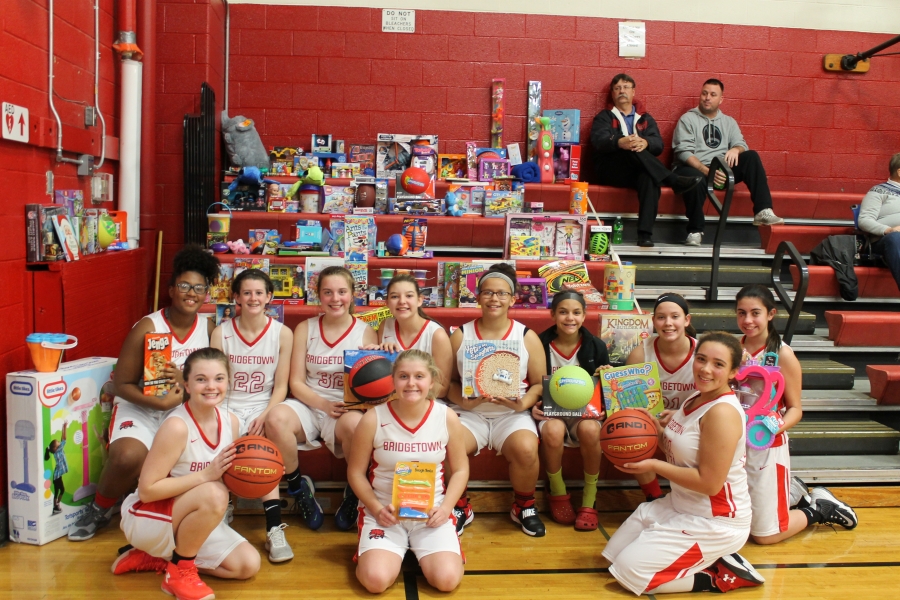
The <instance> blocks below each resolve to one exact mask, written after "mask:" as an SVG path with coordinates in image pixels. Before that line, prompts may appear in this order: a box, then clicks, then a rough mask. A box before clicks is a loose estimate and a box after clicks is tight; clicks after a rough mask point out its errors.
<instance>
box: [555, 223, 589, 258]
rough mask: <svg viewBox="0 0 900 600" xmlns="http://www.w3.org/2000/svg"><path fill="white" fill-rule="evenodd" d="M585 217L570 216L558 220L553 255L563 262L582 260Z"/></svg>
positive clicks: (585, 225)
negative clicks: (563, 260)
mask: <svg viewBox="0 0 900 600" xmlns="http://www.w3.org/2000/svg"><path fill="white" fill-rule="evenodd" d="M586 227H587V215H570V216H567V217H563V218H562V219H560V221H559V223H557V225H556V245H555V247H554V249H553V255H554V256H555V257H557V258H562V259H565V260H581V259H582V258H584V237H585V235H584V231H585V228H586Z"/></svg>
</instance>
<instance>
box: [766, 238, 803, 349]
mask: <svg viewBox="0 0 900 600" xmlns="http://www.w3.org/2000/svg"><path fill="white" fill-rule="evenodd" d="M785 254H787V255H788V256H790V257H791V261H793V263H794V264H795V265H797V270H798V271H800V287H799V288H798V289H797V290H796V293H795V294H794V299H793V300H791V298H790V296H788V293H787V290H786V289H785V287H784V284H783V283H782V281H781V273H782V271H781V265H782V263H783V262H784V255H785ZM791 285H793V280H792V281H791ZM772 287H773V288H775V293H776V294H778V298H779V299H781V303H782V304H784V306H785V308H786V309H787V313H788V323H787V327H785V328H784V333H782V334H781V339H783V340H784V343H785V344H788V345H790V343H791V338H793V337H794V330H795V329H797V322H798V321H799V320H800V311H801V310H803V301H804V300H805V299H806V290H807V288H809V268H808V267H807V266H806V261H805V260H803V257H802V256H800V252H799V251H798V250H797V248H796V247H795V246H794V244H792V243H791V242H788V241H784V242H781V243H780V244H778V248H777V249H776V250H775V260H774V261H772Z"/></svg>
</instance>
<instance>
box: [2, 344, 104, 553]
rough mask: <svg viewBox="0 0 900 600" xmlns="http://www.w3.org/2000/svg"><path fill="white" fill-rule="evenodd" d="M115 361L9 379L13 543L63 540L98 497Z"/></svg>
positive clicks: (89, 360)
mask: <svg viewBox="0 0 900 600" xmlns="http://www.w3.org/2000/svg"><path fill="white" fill-rule="evenodd" d="M115 365H116V360H115V359H114V358H100V357H94V358H83V359H81V360H76V361H72V362H68V363H63V364H62V365H60V367H59V369H58V370H57V371H54V372H52V373H41V372H38V371H19V372H17V373H9V374H7V376H6V438H7V455H8V457H9V463H8V465H7V468H8V477H9V481H7V488H6V489H7V491H8V492H9V539H10V540H12V541H14V542H20V543H23V544H35V545H38V546H40V545H42V544H46V543H47V542H51V541H53V540H55V539H57V538H60V537H62V536H64V535H66V533H67V532H68V530H69V528H70V527H71V526H72V525H73V524H74V523H75V522H76V521H77V520H78V519H79V518H80V517H81V515H82V513H83V512H84V510H85V507H86V506H87V504H88V503H89V502H90V501H91V500H93V499H94V492H95V491H96V488H97V482H98V481H99V480H100V471H102V470H103V463H104V461H105V459H106V451H105V448H106V444H107V443H108V441H109V418H110V415H111V413H112V406H113V399H114V398H115V395H114V393H113V386H112V372H113V369H114V368H115Z"/></svg>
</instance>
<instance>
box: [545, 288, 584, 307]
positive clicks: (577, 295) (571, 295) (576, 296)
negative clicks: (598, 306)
mask: <svg viewBox="0 0 900 600" xmlns="http://www.w3.org/2000/svg"><path fill="white" fill-rule="evenodd" d="M563 300H578V301H579V302H580V303H581V306H583V307H585V308H587V303H585V301H584V295H583V294H582V293H581V292H576V291H575V290H563V291H561V292H557V293H556V294H555V295H554V296H553V302H552V303H553V304H556V305H557V306H559V303H560V302H562V301H563Z"/></svg>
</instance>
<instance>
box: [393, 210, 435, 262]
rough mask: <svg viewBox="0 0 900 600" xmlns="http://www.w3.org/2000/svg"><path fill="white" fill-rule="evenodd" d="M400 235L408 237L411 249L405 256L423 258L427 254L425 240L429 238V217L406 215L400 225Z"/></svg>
mask: <svg viewBox="0 0 900 600" xmlns="http://www.w3.org/2000/svg"><path fill="white" fill-rule="evenodd" d="M400 235H402V236H403V237H405V238H406V241H407V243H408V244H409V250H407V251H406V254H404V256H408V257H411V258H421V257H423V256H424V255H425V241H426V240H427V239H428V219H423V218H420V217H406V218H404V219H403V224H402V225H401V226H400Z"/></svg>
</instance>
